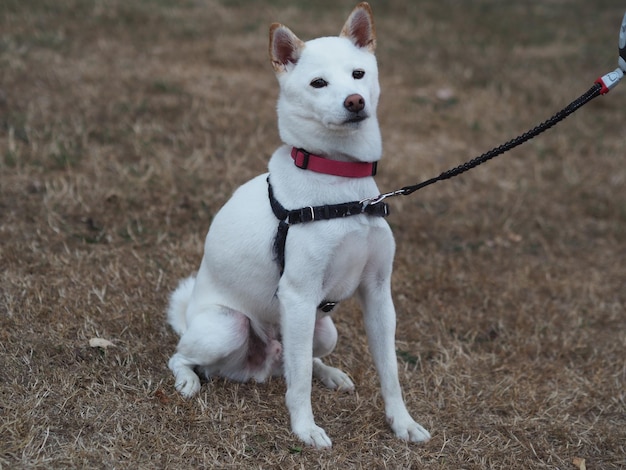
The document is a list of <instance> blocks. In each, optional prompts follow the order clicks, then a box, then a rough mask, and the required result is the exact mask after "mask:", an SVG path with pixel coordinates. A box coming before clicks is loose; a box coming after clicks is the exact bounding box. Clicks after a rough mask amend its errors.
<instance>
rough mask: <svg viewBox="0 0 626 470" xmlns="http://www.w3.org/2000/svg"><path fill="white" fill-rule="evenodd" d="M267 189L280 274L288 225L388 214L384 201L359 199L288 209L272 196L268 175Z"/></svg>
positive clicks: (283, 268)
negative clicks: (276, 220)
mask: <svg viewBox="0 0 626 470" xmlns="http://www.w3.org/2000/svg"><path fill="white" fill-rule="evenodd" d="M267 190H268V195H269V199H270V206H271V207H272V212H273V213H274V215H275V216H276V218H277V219H278V230H277V231H276V238H274V257H275V260H276V263H277V264H278V266H279V268H280V274H281V275H282V274H283V271H284V270H285V243H286V242H287V232H288V231H289V226H290V225H294V224H303V223H307V222H314V221H316V220H330V219H338V218H343V217H350V216H353V215H361V214H365V215H370V216H374V217H387V216H388V215H389V205H388V204H386V203H380V204H364V203H362V202H360V201H352V202H344V203H341V204H328V205H325V206H307V207H303V208H301V209H293V210H289V209H285V207H283V205H282V204H281V203H280V202H278V200H277V199H276V197H275V196H274V191H273V190H272V185H271V184H270V178H269V176H268V177H267Z"/></svg>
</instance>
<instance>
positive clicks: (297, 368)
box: [278, 282, 331, 447]
mask: <svg viewBox="0 0 626 470" xmlns="http://www.w3.org/2000/svg"><path fill="white" fill-rule="evenodd" d="M286 284H287V283H286V282H285V283H281V286H280V288H279V293H278V297H279V300H280V308H281V312H280V313H281V330H282V339H283V364H284V368H285V379H286V381H287V395H286V403H287V409H288V410H289V414H290V417H291V429H292V431H293V432H294V434H296V435H297V436H298V437H299V438H300V439H301V440H302V441H304V443H305V444H307V445H310V446H314V447H330V446H331V441H330V439H329V438H328V436H327V435H326V432H325V431H324V430H323V429H322V428H320V427H319V426H317V425H316V424H315V420H314V418H313V409H312V407H311V385H312V374H313V334H314V330H315V315H316V310H317V309H316V305H315V303H314V302H309V301H307V300H306V296H303V294H302V292H298V290H297V289H293V288H289V287H287V286H286Z"/></svg>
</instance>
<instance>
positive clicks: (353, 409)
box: [0, 0, 626, 470]
mask: <svg viewBox="0 0 626 470" xmlns="http://www.w3.org/2000/svg"><path fill="white" fill-rule="evenodd" d="M355 3H356V1H348V0H338V1H337V0H336V1H328V0H321V1H317V2H313V1H304V0H300V1H295V2H289V1H287V0H279V1H276V2H266V1H262V0H237V1H226V0H222V1H219V0H205V1H199V0H179V1H174V0H135V1H124V0H29V1H22V0H1V2H0V468H6V469H14V468H59V469H61V468H63V469H66V468H133V469H138V468H139V469H152V468H170V469H183V468H370V469H381V468H392V469H401V468H415V469H422V468H423V469H485V468H493V469H502V468H516V469H544V468H551V469H556V468H558V469H574V470H575V469H582V468H587V469H623V468H626V366H625V358H626V353H625V351H626V317H625V310H626V266H625V262H626V165H625V163H626V161H625V159H624V155H625V149H626V131H625V130H624V126H625V123H626V113H625V112H624V109H625V107H626V85H622V86H623V87H624V88H623V89H622V86H618V87H617V88H616V89H615V90H614V91H612V92H611V93H610V94H609V95H607V96H604V97H601V98H598V99H597V100H595V101H594V102H592V103H591V104H589V105H588V106H586V107H585V108H583V109H582V110H580V111H578V112H577V113H576V114H574V115H573V116H571V117H569V118H568V119H567V120H566V121H564V122H563V123H562V124H560V125H559V126H557V127H556V128H555V129H553V130H551V131H549V132H548V133H546V134H544V135H542V136H540V137H538V138H536V139H534V140H533V141H531V142H529V143H527V144H525V145H523V146H522V147H520V148H519V149H516V150H515V151H513V152H510V153H509V154H507V155H506V156H503V157H500V158H498V159H496V160H494V161H492V162H490V163H489V164H487V165H485V166H482V167H480V168H478V169H476V170H473V171H471V172H470V173H467V174H465V175H463V176H460V177H458V178H456V179H453V180H449V181H446V182H443V183H439V184H437V185H435V186H432V187H429V188H427V189H424V190H423V191H421V192H418V193H415V194H414V195H412V196H410V197H406V198H396V199H395V200H393V201H392V202H391V205H392V209H393V214H392V216H391V217H390V218H389V221H390V223H391V225H392V227H393V229H394V233H395V235H396V239H397V244H398V248H397V253H396V264H395V272H394V279H393V282H394V284H393V288H394V295H395V299H396V306H397V310H398V329H397V350H398V361H399V365H400V372H401V382H402V385H403V389H404V393H405V398H406V401H407V405H408V407H409V409H410V410H411V411H412V413H413V415H414V416H415V418H416V419H417V420H418V421H420V422H421V423H422V424H424V425H425V426H426V427H427V428H428V429H429V430H430V431H431V432H432V434H433V438H432V440H431V441H430V442H428V443H427V444H424V445H413V444H407V443H405V442H402V441H399V440H397V439H395V438H394V436H393V435H392V433H391V431H390V429H389V428H388V427H387V425H386V423H385V420H384V416H383V411H382V402H381V399H380V395H379V391H378V382H377V376H376V373H375V371H374V367H373V364H372V362H371V358H370V356H369V353H368V350H367V344H366V341H365V338H364V331H363V324H362V321H361V317H360V312H359V311H358V308H357V306H356V304H355V303H353V302H347V303H346V304H345V305H343V306H342V308H340V309H339V311H338V312H336V313H335V314H334V315H335V318H336V323H337V326H338V329H339V334H340V341H339V345H338V347H337V350H336V351H335V353H334V354H333V355H332V356H331V357H330V358H329V362H330V363H331V364H334V365H339V366H341V367H342V368H343V369H344V370H346V371H347V372H348V373H349V374H350V375H351V376H352V377H353V379H354V381H355V383H356V384H357V391H356V392H355V393H353V394H341V393H338V392H333V391H329V390H327V389H325V388H324V387H323V386H321V385H320V384H317V383H314V389H313V406H314V412H315V413H316V418H317V421H318V424H320V425H321V426H323V427H325V429H326V430H327V432H328V434H329V436H330V437H331V438H332V439H333V444H334V445H333V448H332V450H329V451H316V450H313V449H309V448H306V447H304V448H303V447H302V446H301V444H300V443H299V441H298V440H297V439H296V438H295V437H294V436H293V435H292V434H291V433H290V431H289V420H288V416H287V412H286V408H285V405H284V392H285V385H284V381H283V380H282V379H273V380H271V381H270V382H269V383H266V384H256V383H247V384H237V383H232V382H228V381H224V380H221V379H214V380H211V381H209V382H208V383H204V384H203V388H202V390H201V393H200V395H199V396H198V397H197V398H194V399H191V400H184V399H182V398H181V397H180V396H179V395H178V394H177V393H176V391H175V389H174V383H173V378H172V376H171V374H170V372H169V370H168V369H167V360H168V358H169V355H170V354H171V353H172V351H173V350H174V348H175V346H176V342H177V338H176V337H175V334H174V333H173V332H172V331H171V329H170V328H169V326H167V325H166V324H165V321H164V317H165V315H164V310H165V306H166V303H167V297H168V294H169V292H170V291H171V290H172V289H173V287H174V286H175V285H176V283H177V281H178V280H179V279H180V278H181V277H183V276H186V275H188V274H189V273H191V272H193V271H194V270H195V269H197V267H198V265H199V262H200V258H201V254H202V243H203V240H204V236H205V234H206V230H207V228H208V226H209V224H210V222H211V218H212V216H213V214H215V212H216V211H217V210H218V209H219V207H220V206H221V205H222V204H223V203H224V202H225V201H226V200H227V199H228V197H229V195H230V194H231V192H232V191H233V190H234V189H235V188H236V187H237V186H238V185H240V184H241V183H243V182H244V181H246V180H247V179H249V178H250V177H252V176H254V175H256V174H258V173H261V172H264V171H265V168H266V163H267V160H268V158H269V155H271V153H272V152H273V150H274V149H275V148H276V147H277V146H278V145H279V144H280V142H279V138H278V133H277V129H276V118H275V100H276V97H277V92H278V86H277V83H276V80H275V77H274V75H273V72H272V69H271V67H270V65H269V61H268V58H267V30H268V26H269V24H270V23H271V22H273V21H280V22H282V23H284V24H287V25H288V26H290V27H291V28H292V29H293V30H294V31H295V32H296V33H297V34H298V35H299V36H300V37H301V38H303V39H310V38H313V37H316V36H321V35H334V34H336V33H337V32H338V30H339V29H340V27H341V25H342V24H343V22H344V20H345V18H346V17H347V15H348V13H349V12H350V10H351V9H352V7H353V6H354V4H355ZM371 3H372V8H373V10H374V15H375V19H376V25H377V32H378V44H379V47H378V49H377V56H378V60H379V67H380V75H381V86H382V90H383V93H382V97H381V104H380V108H379V118H380V122H381V127H382V133H383V139H384V149H385V157H384V159H383V161H382V162H381V165H380V167H379V175H378V176H377V181H378V183H379V186H380V187H381V189H382V190H391V189H395V188H397V187H400V186H403V185H406V184H412V183H415V182H418V181H421V180H423V179H426V178H428V177H431V176H434V175H437V174H439V173H440V172H442V171H444V170H446V169H448V168H450V167H452V166H455V165H457V164H459V163H461V162H463V161H465V160H468V159H470V158H472V157H474V156H476V155H479V154H480V153H482V152H483V151H486V150H488V149H490V148H491V147H494V146H496V145H499V144H501V143H503V142H504V141H506V140H508V139H510V138H512V137H514V136H516V135H518V134H520V133H522V132H523V131H525V130H527V129H529V128H530V127H532V126H534V125H536V124H538V123H539V122H540V121H542V120H544V119H546V118H548V117H549V116H550V115H552V114H553V113H555V112H556V111H558V110H559V109H561V108H562V107H563V106H565V105H566V104H567V103H569V102H570V101H572V100H573V99H574V98H576V97H577V96H579V95H580V94H582V93H583V92H584V91H586V90H587V89H588V88H589V87H590V86H591V84H592V83H593V81H594V80H595V78H596V77H598V76H599V75H602V74H604V73H606V72H609V71H611V70H613V69H614V68H615V67H616V60H617V33H618V29H619V25H620V22H621V18H622V15H623V13H624V9H625V5H624V2H623V1H618V0H601V1H594V2H589V1H583V0H551V1H539V0H537V1H528V2H503V1H497V0H476V1H473V2H458V1H453V0H423V1H420V2H409V1H397V2H391V1H383V0H380V1H378V0H372V1H371ZM93 338H101V339H104V340H107V341H109V342H110V343H111V345H109V346H100V347H98V346H95V345H90V340H92V339H93Z"/></svg>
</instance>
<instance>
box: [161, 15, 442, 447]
mask: <svg viewBox="0 0 626 470" xmlns="http://www.w3.org/2000/svg"><path fill="white" fill-rule="evenodd" d="M375 46H376V36H375V30H374V24H373V18H372V12H371V9H370V7H369V5H368V4H367V3H361V4H359V5H358V6H357V7H356V8H355V9H354V10H353V11H352V13H351V14H350V17H349V18H348V20H347V21H346V23H345V25H344V27H343V29H342V30H341V34H340V36H339V37H322V38H318V39H314V40H311V41H308V42H306V43H305V42H302V41H301V40H300V39H298V38H297V37H296V36H295V35H294V34H293V33H292V32H291V31H290V30H289V29H288V28H286V27H285V26H283V25H280V24H273V25H272V26H271V28H270V43H269V52H270V58H271V62H272V66H273V68H274V70H275V72H276V76H277V78H278V82H279V84H280V97H279V100H278V108H277V109H278V127H279V131H280V136H281V139H282V141H283V142H284V145H283V146H282V147H280V148H279V149H278V150H276V152H274V154H273V155H272V157H271V159H270V162H269V173H268V174H264V175H260V176H258V177H256V178H254V179H252V180H251V181H249V182H247V183H246V184H244V185H243V186H241V187H240V188H239V189H238V190H237V191H236V192H235V193H234V194H233V196H232V198H231V199H230V200H229V201H228V202H227V203H226V204H225V205H224V207H223V208H222V209H221V210H220V211H219V212H218V213H217V215H216V216H215V219H214V221H213V223H212V224H211V227H210V229H209V233H208V235H207V238H206V243H205V247H204V250H205V251H204V257H203V259H202V264H201V265H200V269H199V271H198V273H197V275H196V277H195V278H194V277H191V278H188V279H185V280H183V281H182V282H181V284H180V285H179V287H178V288H177V289H176V291H175V292H174V293H173V294H172V296H171V301H170V306H169V310H168V320H169V323H170V324H171V325H172V327H173V328H174V330H175V331H176V332H177V333H178V334H179V335H180V336H181V338H180V342H179V343H178V347H177V350H176V353H175V354H174V355H173V356H172V358H171V359H170V361H169V367H170V369H171V370H172V372H173V373H174V376H175V378H176V389H177V390H178V391H179V392H180V393H181V394H182V395H183V396H185V397H190V396H192V395H194V394H196V393H197V392H198V391H199V389H200V380H199V378H198V375H197V374H196V372H195V371H194V369H196V371H198V372H199V373H202V374H204V375H206V376H207V377H211V376H216V375H217V376H222V377H227V378H230V379H233V380H239V381H246V380H249V379H255V380H256V381H258V382H262V381H264V380H265V379H267V378H268V377H269V376H271V375H278V374H281V373H284V375H285V377H286V381H287V394H286V403H287V407H288V409H289V413H290V416H291V427H292V430H293V432H294V433H295V434H296V435H297V436H298V437H299V438H300V439H302V440H303V441H304V442H305V443H306V444H308V445H312V446H315V447H330V445H331V441H330V439H329V438H328V436H327V435H326V433H325V431H324V430H323V429H322V428H320V427H318V426H317V425H316V424H315V422H314V419H313V412H312V408H311V380H312V376H315V377H316V378H317V379H319V380H320V381H321V382H322V383H323V384H325V385H326V386H327V387H330V388H336V389H343V390H352V389H353V388H354V384H353V383H352V381H351V380H350V378H349V377H348V376H347V375H346V374H345V373H344V372H342V371H340V370H338V369H336V368H334V367H330V366H328V365H325V364H324V363H323V362H322V360H321V358H322V357H324V356H326V355H328V354H330V353H331V352H332V351H333V349H334V347H335V344H336V342H337V330H336V328H335V325H334V324H333V321H332V319H331V317H330V311H331V310H332V309H333V307H334V306H335V304H336V303H337V302H339V301H342V300H344V299H346V298H348V297H350V296H352V295H353V294H354V293H356V295H357V297H358V299H359V300H360V302H361V305H362V308H363V315H364V319H365V327H366V331H367V336H368V339H369V346H370V351H371V354H372V356H373V358H374V362H375V365H376V368H377V370H378V373H379V376H380V382H381V388H382V397H383V399H384V403H385V412H386V417H387V421H388V422H389V424H390V426H391V428H392V429H393V431H394V432H395V433H396V435H397V436H398V437H400V438H402V439H405V440H410V441H414V442H420V441H426V440H428V439H429V438H430V435H429V433H428V431H426V430H425V429H424V428H423V427H422V426H420V425H419V424H418V423H416V422H415V421H414V420H413V419H412V418H411V416H410V415H409V413H408V411H407V409H406V407H405V404H404V401H403V399H402V394H401V390H400V384H399V380H398V370H397V362H396V354H395V344H394V343H395V325H396V323H395V310H394V305H393V301H392V298H391V288H390V277H391V271H392V262H393V256H394V250H395V244H394V239H393V235H392V233H391V229H390V228H389V225H388V224H387V223H386V222H385V220H384V219H383V217H382V216H385V215H386V214H387V212H386V206H385V204H382V203H379V204H370V205H368V204H367V203H360V202H358V201H362V200H364V199H366V198H368V197H372V196H375V195H377V194H378V193H379V191H378V188H377V186H376V184H375V182H374V179H373V178H372V175H373V173H374V172H375V168H376V165H375V162H376V161H378V160H379V159H380V157H381V153H382V145H381V137H380V131H379V127H378V121H377V118H376V107H377V104H378V97H379V93H380V88H379V85H378V69H377V65H376V58H375V56H374V49H375ZM303 149H304V150H303ZM346 201H355V202H352V203H349V204H343V203H345V202H346ZM285 207H287V209H285ZM281 343H282V344H281Z"/></svg>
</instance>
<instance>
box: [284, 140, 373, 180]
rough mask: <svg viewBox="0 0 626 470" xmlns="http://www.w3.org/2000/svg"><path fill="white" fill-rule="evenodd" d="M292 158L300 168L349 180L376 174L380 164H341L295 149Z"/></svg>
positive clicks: (292, 150) (292, 151)
mask: <svg viewBox="0 0 626 470" xmlns="http://www.w3.org/2000/svg"><path fill="white" fill-rule="evenodd" d="M291 158H293V162H294V163H295V165H296V166H297V167H298V168H302V169H303V170H311V171H315V172H316V173H325V174H327V175H335V176H345V177H347V178H365V177H366V176H374V175H375V174H376V166H377V163H378V162H340V161H337V160H330V159H328V158H324V157H320V156H319V155H313V154H312V153H309V152H307V151H306V150H302V149H298V148H296V147H293V148H292V149H291Z"/></svg>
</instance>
